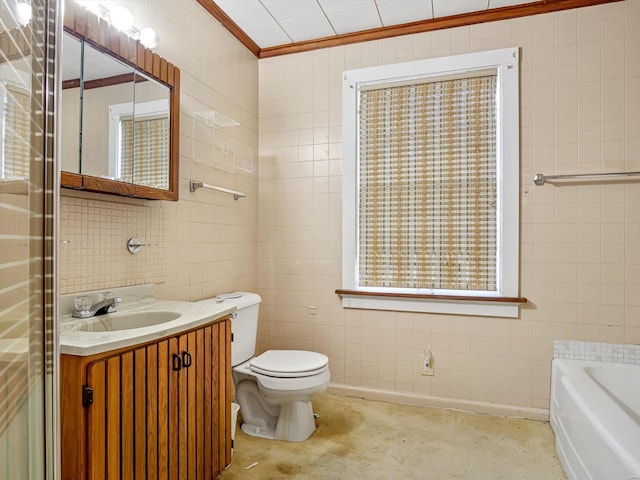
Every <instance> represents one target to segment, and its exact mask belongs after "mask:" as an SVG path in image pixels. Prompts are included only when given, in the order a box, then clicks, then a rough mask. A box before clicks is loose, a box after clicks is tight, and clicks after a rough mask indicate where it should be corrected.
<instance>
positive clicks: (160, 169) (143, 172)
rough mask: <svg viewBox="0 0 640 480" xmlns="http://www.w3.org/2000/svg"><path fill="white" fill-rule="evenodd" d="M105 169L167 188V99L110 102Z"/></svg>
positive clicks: (139, 181)
mask: <svg viewBox="0 0 640 480" xmlns="http://www.w3.org/2000/svg"><path fill="white" fill-rule="evenodd" d="M109 113H110V126H109V129H110V137H111V145H110V148H109V151H110V155H109V157H110V158H109V163H110V167H109V171H110V173H111V174H112V175H113V176H114V177H115V178H127V179H129V178H130V179H132V181H133V183H136V184H138V185H146V186H149V187H155V188H163V189H167V188H169V101H168V99H163V100H153V101H149V102H140V103H136V104H135V108H134V104H133V103H125V104H119V105H111V106H110V107H109Z"/></svg>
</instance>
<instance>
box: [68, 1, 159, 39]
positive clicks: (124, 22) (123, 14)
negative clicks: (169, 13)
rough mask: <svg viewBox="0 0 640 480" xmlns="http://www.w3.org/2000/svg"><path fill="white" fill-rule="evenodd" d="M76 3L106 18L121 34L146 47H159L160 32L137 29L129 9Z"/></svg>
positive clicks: (83, 2)
mask: <svg viewBox="0 0 640 480" xmlns="http://www.w3.org/2000/svg"><path fill="white" fill-rule="evenodd" d="M76 3H77V4H79V5H82V6H83V7H84V8H86V9H87V10H89V11H90V12H92V13H94V14H96V15H97V16H98V17H100V18H104V19H105V20H106V21H107V22H109V23H110V24H111V25H113V26H114V27H116V28H117V29H118V30H120V31H121V32H124V33H126V34H127V35H129V36H130V37H132V38H134V39H135V40H139V41H140V43H141V44H142V45H144V46H145V47H147V48H155V47H157V46H158V42H159V39H160V37H159V36H158V32H156V31H155V30H154V29H153V28H151V27H144V28H142V29H138V28H136V27H135V26H134V24H133V14H132V13H131V11H130V10H129V9H128V8H127V7H125V6H122V5H115V6H113V7H111V8H108V7H106V6H105V5H103V4H102V3H98V2H92V1H87V0H76Z"/></svg>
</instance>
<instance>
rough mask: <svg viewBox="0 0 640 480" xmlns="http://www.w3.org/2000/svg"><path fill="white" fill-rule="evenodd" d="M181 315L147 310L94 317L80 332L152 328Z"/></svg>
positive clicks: (81, 327) (82, 326)
mask: <svg viewBox="0 0 640 480" xmlns="http://www.w3.org/2000/svg"><path fill="white" fill-rule="evenodd" d="M180 315H181V314H180V313H178V312H172V311H168V310H155V311H154V310H145V311H144V312H117V313H112V314H109V315H104V316H99V317H94V318H92V319H90V320H89V321H87V322H84V323H83V324H82V325H81V326H80V328H79V330H82V331H84V332H115V331H118V330H133V329H135V328H144V327H152V326H154V325H159V324H161V323H166V322H170V321H172V320H175V319H177V318H179V317H180Z"/></svg>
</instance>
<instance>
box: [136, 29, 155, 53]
mask: <svg viewBox="0 0 640 480" xmlns="http://www.w3.org/2000/svg"><path fill="white" fill-rule="evenodd" d="M158 40H159V38H158V32H156V31H155V30H154V29H153V28H151V27H145V28H143V29H142V30H140V43H141V44H143V45H144V46H145V47H147V48H155V47H157V46H158Z"/></svg>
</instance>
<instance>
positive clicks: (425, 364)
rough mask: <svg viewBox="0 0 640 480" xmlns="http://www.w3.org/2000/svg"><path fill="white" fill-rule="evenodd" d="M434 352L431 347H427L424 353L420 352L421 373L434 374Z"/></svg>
mask: <svg viewBox="0 0 640 480" xmlns="http://www.w3.org/2000/svg"><path fill="white" fill-rule="evenodd" d="M433 366H434V365H433V352H432V351H431V349H430V348H426V349H425V351H424V353H421V354H420V368H421V369H422V371H421V373H420V375H427V376H433V372H434V369H433Z"/></svg>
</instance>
